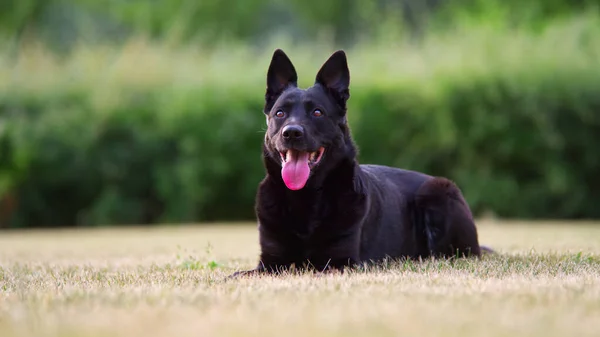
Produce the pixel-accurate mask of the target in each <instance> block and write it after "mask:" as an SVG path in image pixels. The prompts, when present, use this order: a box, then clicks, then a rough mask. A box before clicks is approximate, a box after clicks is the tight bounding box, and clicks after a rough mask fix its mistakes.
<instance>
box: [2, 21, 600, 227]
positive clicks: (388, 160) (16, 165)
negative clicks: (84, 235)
mask: <svg viewBox="0 0 600 337" xmlns="http://www.w3.org/2000/svg"><path fill="white" fill-rule="evenodd" d="M597 22H598V20H596V19H593V20H587V21H586V20H584V19H581V20H575V21H573V22H568V23H565V24H563V25H555V26H553V27H551V28H549V29H547V30H546V31H544V32H543V33H541V34H529V35H528V34H518V32H513V31H506V32H502V33H498V32H495V31H485V30H483V29H482V30H479V31H477V32H473V31H471V32H470V33H469V34H467V33H464V34H458V33H453V34H449V35H447V36H445V37H442V36H436V37H432V38H430V39H428V40H427V41H428V42H426V43H424V44H422V45H420V46H418V47H417V46H397V47H390V46H364V47H361V48H355V49H352V50H348V51H347V52H348V57H349V63H350V68H351V74H352V75H351V76H352V83H351V98H350V102H349V118H350V123H351V128H352V131H353V134H354V136H355V139H356V141H357V143H358V145H359V147H360V161H361V162H362V163H378V164H388V165H395V166H400V167H404V168H408V169H415V170H422V171H424V172H426V173H429V174H434V175H444V176H447V177H449V178H451V179H453V180H455V181H456V182H457V183H458V184H459V185H460V186H461V188H462V189H463V191H464V194H465V196H466V198H467V199H468V201H469V203H470V205H471V207H472V209H473V211H474V212H475V213H476V214H478V215H479V214H481V212H484V211H488V210H491V211H493V212H495V213H496V214H497V215H499V216H502V217H519V218H600V208H598V207H597V205H598V204H599V203H600V176H599V175H598V168H599V167H600V156H599V155H598V151H597V150H594V148H595V147H596V146H599V145H600V112H598V111H599V109H600V57H599V56H600V41H599V40H598V39H595V38H593V37H594V36H597V33H598V28H597V27H598V25H597ZM280 46H281V45H280ZM90 48H91V49H90ZM284 49H285V50H286V51H287V52H288V53H289V55H290V57H291V58H292V61H293V62H294V63H295V64H296V66H297V69H298V71H299V73H300V82H301V84H302V85H303V86H306V85H309V84H310V83H311V80H312V79H313V78H314V74H315V72H316V70H317V69H318V67H319V66H320V64H321V63H322V62H323V61H324V60H325V59H326V57H328V56H329V53H330V52H331V51H333V49H331V48H330V49H327V48H323V47H322V46H319V47H318V48H317V47H313V48H309V47H306V46H292V47H285V46H284ZM244 50H245V49H244V48H243V47H239V48H237V49H236V48H233V49H224V50H220V51H217V52H213V53H212V54H210V53H208V52H207V51H203V52H201V53H198V52H193V51H183V50H180V51H173V50H170V49H165V48H163V47H161V46H154V45H151V44H148V45H146V44H144V43H143V42H132V43H130V44H129V45H127V46H126V47H125V48H124V49H119V50H108V51H107V49H102V48H100V47H97V48H95V49H94V48H92V47H89V46H84V47H81V48H80V49H79V51H78V52H76V53H74V54H73V55H71V56H70V58H69V59H68V60H65V61H56V60H53V59H52V58H51V57H49V56H48V54H47V53H44V52H40V51H36V50H35V49H34V50H29V51H23V52H22V53H20V54H19V56H18V58H17V59H10V58H9V57H0V62H3V63H2V67H0V69H3V72H0V150H1V151H0V156H1V158H0V222H2V224H3V226H11V227H32V226H74V225H80V226H89V225H103V224H134V223H158V222H161V223H165V222H167V223H168V222H196V221H227V220H240V219H243V220H251V219H253V217H254V215H253V204H254V196H255V191H256V187H257V185H258V183H259V182H260V180H261V179H262V177H263V174H264V173H263V167H262V163H261V160H260V155H261V142H262V139H263V131H264V127H265V126H264V116H263V114H262V112H261V109H262V104H263V98H264V89H265V86H264V83H265V73H266V69H267V66H268V62H269V58H270V53H271V52H272V48H266V49H265V51H264V53H263V54H261V55H258V54H254V52H251V51H248V50H246V51H244Z"/></svg>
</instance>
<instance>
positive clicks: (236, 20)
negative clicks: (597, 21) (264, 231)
mask: <svg viewBox="0 0 600 337" xmlns="http://www.w3.org/2000/svg"><path fill="white" fill-rule="evenodd" d="M599 3H600V2H599V1H598V0H579V1H567V0H533V1H527V2H524V1H520V0H508V1H506V0H505V1H503V0H428V1H422V0H376V1H360V0H329V1H319V0H287V1H284V0H244V1H233V0H203V1H197V0H152V1H148V0H73V1H65V0H3V1H1V2H0V35H6V36H9V37H17V38H18V39H20V38H22V37H23V34H25V33H28V34H26V35H27V37H36V38H38V39H41V40H44V41H45V42H50V45H53V46H55V45H59V46H65V44H70V43H73V42H74V41H77V40H85V41H96V40H97V39H109V40H111V41H116V40H126V38H127V37H130V36H131V34H134V35H140V34H141V35H144V36H148V37H152V38H156V39H158V40H169V41H170V42H171V43H178V42H181V43H184V44H185V43H190V42H191V41H193V43H198V41H200V42H203V43H207V44H219V43H222V42H223V41H246V42H248V41H252V42H256V43H264V41H265V40H266V39H268V38H271V37H273V36H278V35H280V34H282V33H283V34H285V35H286V36H288V37H290V38H297V39H300V40H303V41H314V40H315V39H321V38H325V39H329V40H331V41H334V42H335V43H343V44H344V45H350V44H353V43H355V42H357V41H361V40H372V39H379V38H382V37H389V36H387V35H389V34H392V36H391V38H395V36H393V35H395V34H400V32H404V31H406V32H408V33H409V34H412V35H415V34H418V33H419V32H422V31H424V30H428V29H431V28H432V27H436V28H439V29H442V30H446V29H447V28H448V26H450V27H452V26H461V27H465V26H469V27H473V26H475V27H476V26H480V25H482V24H485V25H492V26H499V27H516V26H519V27H524V28H534V29H537V30H539V29H542V28H543V27H545V26H546V24H548V23H549V22H551V21H552V20H553V19H556V18H565V17H570V16H572V15H573V14H579V13H583V12H590V11H597V9H598V7H597V6H598V4H599ZM382 34H383V35H382Z"/></svg>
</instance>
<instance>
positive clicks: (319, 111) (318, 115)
mask: <svg viewBox="0 0 600 337" xmlns="http://www.w3.org/2000/svg"><path fill="white" fill-rule="evenodd" d="M313 116H315V117H321V116H323V113H322V112H321V110H319V109H315V111H313Z"/></svg>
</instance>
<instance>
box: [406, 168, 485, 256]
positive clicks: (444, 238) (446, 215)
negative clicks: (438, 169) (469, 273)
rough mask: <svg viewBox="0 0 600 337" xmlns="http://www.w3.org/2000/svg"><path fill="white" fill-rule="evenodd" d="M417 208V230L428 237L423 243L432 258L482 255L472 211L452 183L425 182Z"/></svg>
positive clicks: (420, 189) (417, 194)
mask: <svg viewBox="0 0 600 337" xmlns="http://www.w3.org/2000/svg"><path fill="white" fill-rule="evenodd" d="M414 206H415V208H416V209H415V211H416V212H418V214H419V216H418V222H417V223H415V229H416V230H417V231H418V234H419V235H424V237H422V238H423V239H422V240H420V241H421V242H426V245H427V248H426V249H427V253H428V255H433V256H436V257H451V256H459V257H463V256H480V255H481V247H480V246H479V241H478V238H477V228H476V227H475V222H474V221H473V216H472V214H471V210H470V209H469V206H468V205H467V203H466V201H465V199H464V197H463V195H462V193H461V191H460V189H459V188H458V187H457V186H456V184H454V183H453V182H452V181H450V180H448V179H446V178H442V177H435V178H433V179H430V180H428V181H426V182H424V183H423V185H422V186H421V187H420V188H419V190H418V191H417V193H416V195H415V202H414ZM423 250H424V249H421V251H423Z"/></svg>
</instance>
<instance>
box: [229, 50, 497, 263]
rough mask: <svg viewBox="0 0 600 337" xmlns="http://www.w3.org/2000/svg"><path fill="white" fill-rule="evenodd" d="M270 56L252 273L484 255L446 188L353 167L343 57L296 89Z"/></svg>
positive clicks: (385, 170)
mask: <svg viewBox="0 0 600 337" xmlns="http://www.w3.org/2000/svg"><path fill="white" fill-rule="evenodd" d="M297 79H298V78H297V75H296V70H295V68H294V66H293V64H292V62H291V61H290V59H289V58H288V57H287V56H286V54H285V53H284V52H283V51H282V50H280V49H277V50H275V53H274V54H273V58H272V60H271V64H270V66H269V70H268V73H267V91H266V95H265V101H266V102H265V106H264V113H265V115H266V118H267V125H268V129H267V132H266V134H265V140H264V144H263V159H264V165H265V168H266V177H265V178H264V180H263V181H262V182H261V183H260V186H259V189H258V193H257V201H256V215H257V218H258V222H259V233H260V247H261V255H260V262H259V264H258V266H257V267H256V268H255V269H253V270H250V271H245V272H238V273H236V274H234V275H239V274H241V273H242V274H246V273H256V272H279V271H283V270H287V269H288V268H289V267H291V266H292V265H294V266H296V267H300V268H302V267H303V266H304V267H306V266H310V267H313V268H316V269H318V270H321V271H323V270H326V269H327V270H329V269H331V270H342V269H343V268H344V267H345V266H352V265H357V264H359V263H364V262H377V261H381V260H382V259H384V258H418V257H423V258H426V257H429V256H436V257H453V256H463V257H465V256H480V255H481V253H482V250H487V248H483V247H480V246H479V242H478V238H477V229H476V227H475V224H474V222H473V217H472V215H471V211H470V209H469V206H468V205H467V203H466V202H465V200H464V198H463V196H462V193H461V191H460V190H459V188H458V187H457V186H456V185H455V184H454V183H452V182H451V181H449V180H447V179H445V178H440V177H432V176H428V175H426V174H423V173H418V172H414V171H408V170H402V169H398V168H392V167H386V166H378V165H359V164H358V163H357V160H356V155H357V148H356V146H355V144H354V143H353V141H352V137H351V135H350V129H349V127H348V124H347V120H346V102H347V100H348V99H349V97H350V93H349V84H350V73H349V70H348V64H347V61H346V55H345V53H344V52H343V51H341V50H340V51H337V52H335V53H334V54H333V55H332V56H331V57H330V58H329V59H328V60H327V61H326V62H325V64H323V66H322V67H321V69H320V70H319V72H318V74H317V76H316V81H315V84H314V85H313V86H312V87H310V88H308V89H306V90H302V89H299V88H298V87H297Z"/></svg>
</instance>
